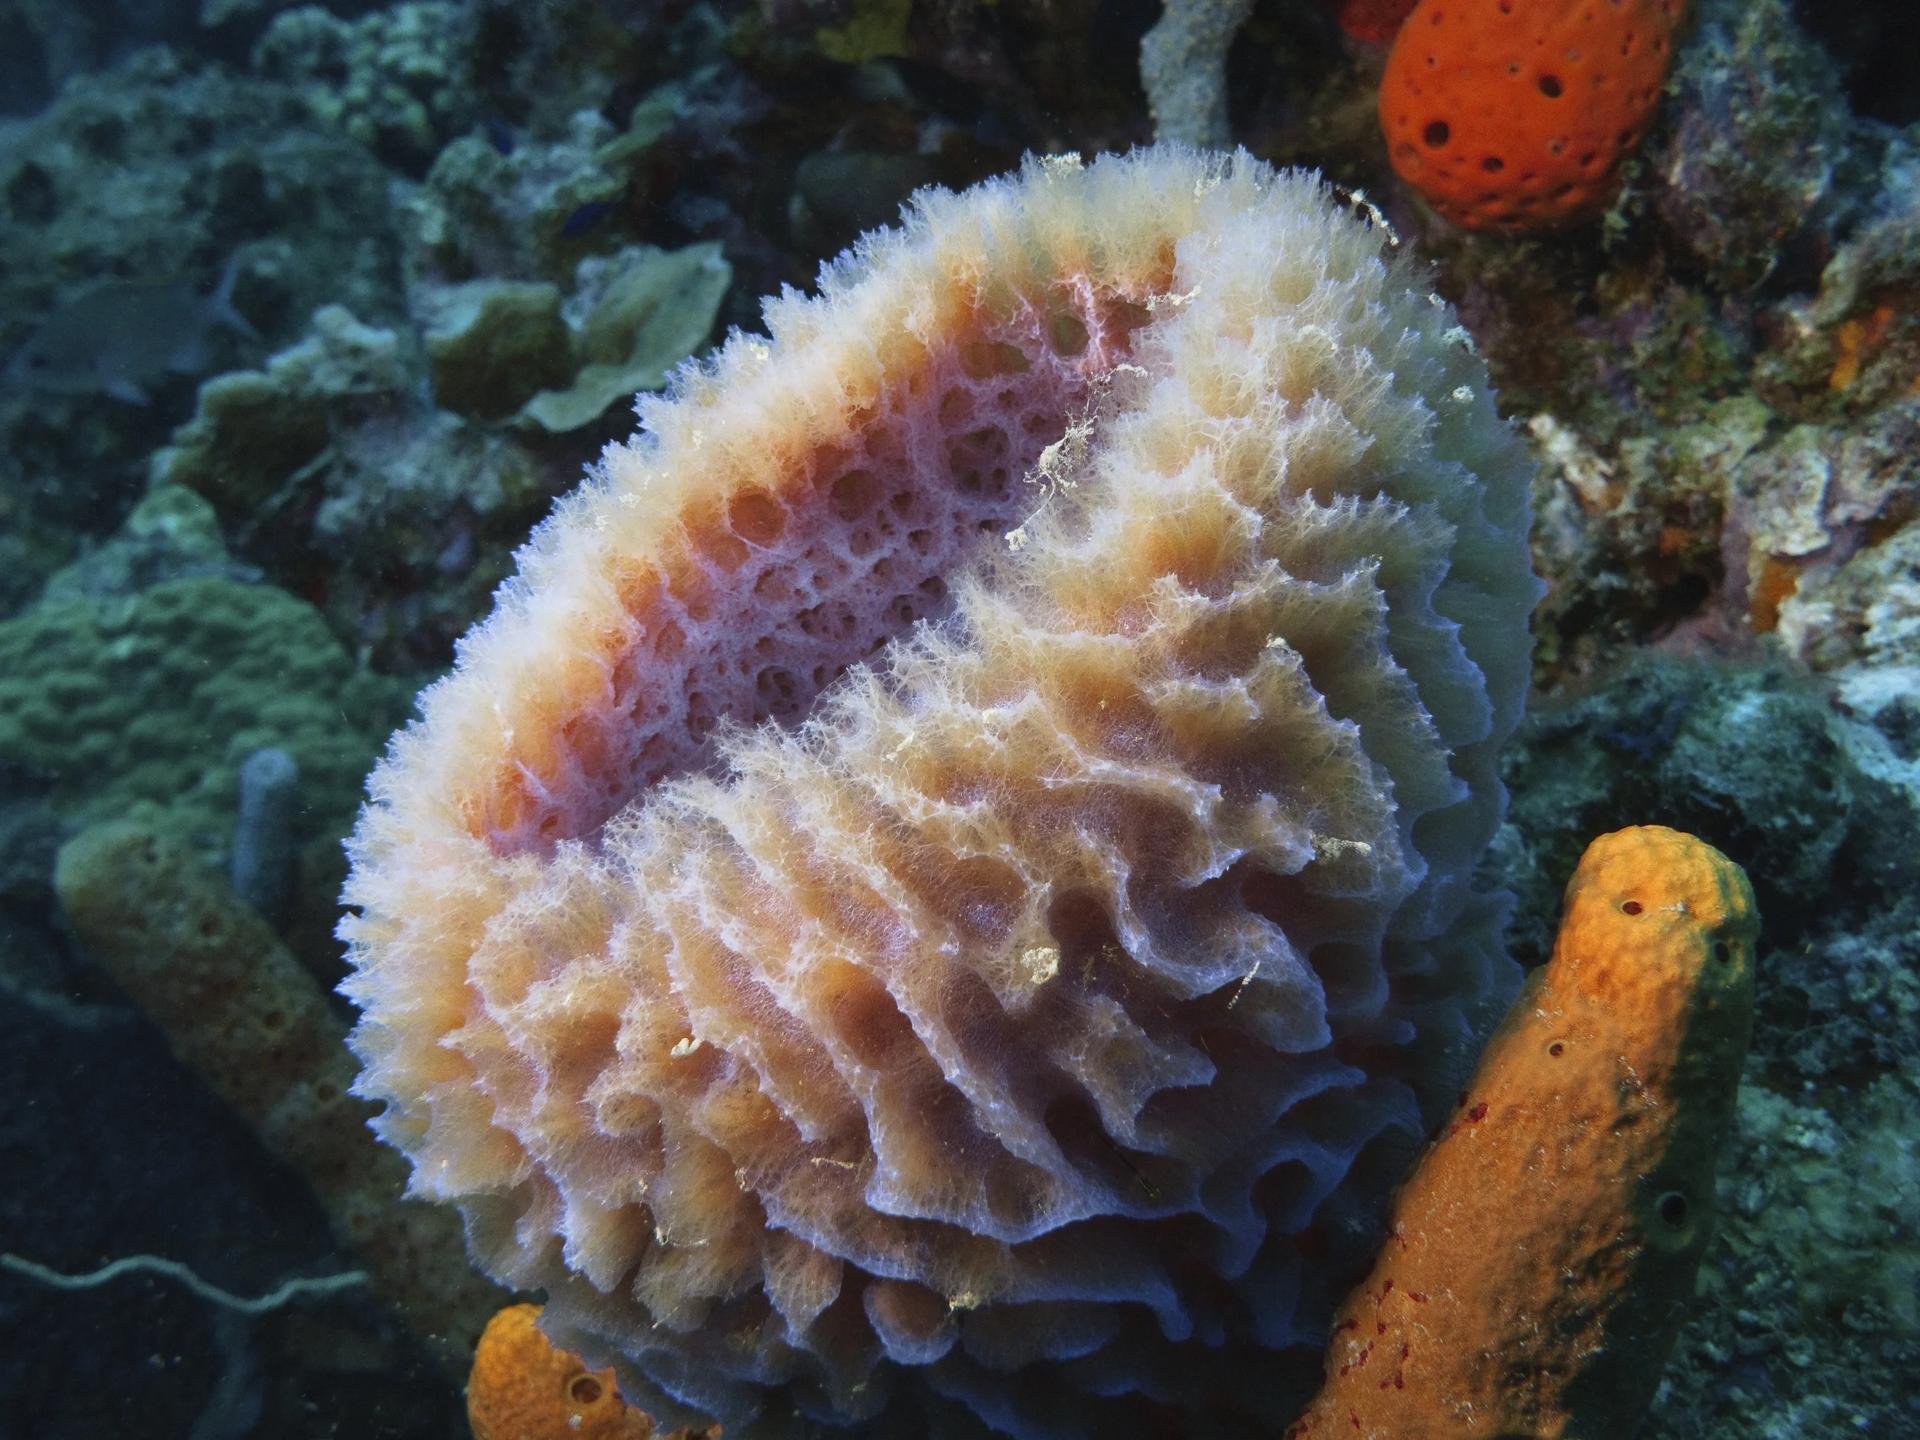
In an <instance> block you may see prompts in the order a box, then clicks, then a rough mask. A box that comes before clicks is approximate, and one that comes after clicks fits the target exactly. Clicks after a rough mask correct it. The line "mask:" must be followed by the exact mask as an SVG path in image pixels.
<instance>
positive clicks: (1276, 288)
mask: <svg viewBox="0 0 1920 1440" xmlns="http://www.w3.org/2000/svg"><path fill="white" fill-rule="evenodd" d="M766 318H767V329H768V337H767V338H758V337H753V336H747V335H740V334H736V335H734V336H733V337H732V338H731V339H730V340H729V341H728V342H727V344H726V345H725V346H724V347H723V348H722V349H721V351H720V352H718V354H717V355H716V356H715V357H714V358H713V360H712V361H710V362H709V363H707V364H706V365H704V366H701V367H696V368H693V369H690V370H688V371H686V372H684V373H683V374H682V375H681V376H680V377H679V378H678V380H677V381H676V384H675V386H674V387H673V389H672V391H671V393H669V394H668V395H667V396H665V397H663V398H658V399H649V400H643V401H642V402H641V419H642V425H643V429H642V433H641V434H640V435H639V436H638V437H637V438H636V439H635V440H634V441H632V442H630V443H628V444H625V445H620V446H615V447H613V448H611V449H610V450H609V451H608V453H607V454H606V456H605V457H604V459H603V461H602V463H601V464H600V466H599V467H598V468H597V469H596V471H595V472H594V473H593V474H592V475H591V476H590V477H589V479H588V481H587V483H586V484H585V485H583V486H582V487H581V489H580V490H579V491H578V492H576V493H575V494H574V495H573V496H571V497H569V499H568V500H566V501H565V502H563V503H562V505H561V506H560V507H559V508H558V510H557V512H556V514H555V515H554V517H553V518H552V519H551V520H550V521H549V522H548V523H547V525H546V526H544V527H543V528H542V529H541V530H540V531H539V532H538V533H537V534H536V536H535V537H534V539H533V541H532V542H531V543H530V544H529V545H528V547H527V548H526V549H525V550H524V551H523V552H522V554H521V556H520V571H519V575H518V577H517V579H516V580H515V581H514V582H513V583H512V584H510V585H509V586H508V587H506V588H505V589H504V590H503V591H502V594H501V596H500V600H499V604H498V606H497V608H496V611H495V613H494V614H493V615H492V616H491V617H490V618H489V619H488V620H487V621H486V622H485V623H484V624H483V625H481V626H480V627H478V628H477V629H476V630H475V631H474V632H473V634H472V635H470V636H469V637H468V638H467V639H466V641H464V642H463V644H462V647H461V652H460V663H459V665H458V666H457V667H456V669H455V671H454V672H453V673H452V674H451V675H450V676H449V677H448V678H447V679H446V680H444V681H442V682H441V683H440V684H439V685H438V686H436V687H435V688H434V689H432V690H430V691H429V692H427V694H426V695H425V696H424V697H423V699H422V702H421V718H420V720H419V721H418V722H417V723H416V724H414V725H413V726H411V727H410V728H409V729H408V730H406V731H405V732H403V733H402V734H401V735H399V736H397V737H396V738H395V740H394V743H393V746H392V749H391V751H390V753H389V754H388V757H387V759H386V760H385V762H384V763H383V764H382V765H381V766H380V768H379V769H378V770H377V771H376V772H375V775H374V777H373V779H372V782H371V792H372V798H371V801H370V803H369V804H368V806H367V808H366V810H365V812H364V813H363V816H362V819H361V822H360V825H359V828H358V829H357V831H356V833H355V835H354V838H353V841H352V845H351V850H352V857H353V872H352V876H351V879H350V881H349V884H348V888H347V900H348V902H349V904H350V905H351V906H352V907H353V908H354V911H355V912H356V913H353V914H351V915H350V916H349V917H348V919H347V920H346V921H345V922H344V923H343V926H342V935H343V937H344V938H345V939H346V940H347V942H348V946H349V954H350V959H351V962H352V965H353V972H354V973H353V975H352V977H351V978H350V980H349V981H348V984H347V986H346V987H345V988H346V990H347V993H348V994H349V995H350V996H351V997H352V998H353V999H354V1000H355V1001H356V1002H357V1003H358V1004H359V1005H360V1006H361V1008H362V1011H363V1014H362V1018H361V1021H360V1024H359V1026H358V1028H357V1029H356V1030H355V1032H354V1036H353V1045H354V1047H355V1049H356V1051H357V1052H358V1054H359V1055H360V1057H361V1059H362V1060H363V1062H364V1064H365V1070H364V1072H363V1075H362V1078H361V1081H360V1086H359V1090H360V1093H362V1094H364V1095H367V1096H369V1097H372V1098H375V1099H378V1100H380V1101H383V1102H385V1109H384V1112H383V1113H382V1115H381V1116H380V1117H379V1119H378V1120H377V1122H376V1128H377V1129H378V1130H379V1131H380V1133H381V1134H382V1135H384V1136H385V1137H386V1138H387V1139H389V1140H390V1141H392V1143H394V1144H395V1145H397V1146H399V1147H400V1148H401V1149H403V1150H404V1151H405V1152H406V1153H407V1154H408V1155H409V1157H410V1158H411V1160H412V1162H413V1188H414V1191H415V1193H417V1194H419V1195H421V1196H424V1197H427V1198H431V1199H437V1200H442V1201H446V1202H449V1203H452V1204H455V1205H457V1206H459V1207H460V1209H461V1211H462V1212H463V1213H464V1215H465V1217H466V1221H467V1228H468V1236H469V1241H470V1243H471V1245H472V1247H473V1249H474V1252H475V1254H476V1256H477V1257H478V1258H479V1260H480V1261H481V1263H482V1264H483V1265H484V1267H485V1268H486V1269H487V1270H488V1271H489V1272H490V1273H491V1274H493V1275H494V1276H496V1277H497V1278H499V1279H501V1280H502V1281H504V1282H506V1283H507V1284H510V1285H513V1286H516V1287H522V1288H527V1289H534V1288H539V1289H544V1290H545V1291H546V1292H547V1294H548V1297H549V1299H548V1304H547V1306H546V1308H545V1310H544V1312H543V1317H542V1324H543V1326H544V1328H545V1329H546V1330H547V1331H548V1333H549V1334H550V1335H551V1336H552V1337H553V1338H554V1340H555V1341H556V1342H558V1343H559V1344H561V1345H562V1346H563V1347H565V1348H567V1349H570V1350H573V1351H577V1352H579V1353H581V1354H582V1355H584V1356H585V1357H586V1362H587V1363H588V1364H590V1365H593V1366H600V1365H606V1364H611V1365H613V1366H614V1367H615V1369H616V1372H617V1374H618V1377H619V1383H620V1387H621V1390H622V1392H623V1393H624V1394H625V1395H626V1396H627V1398H628V1399H630V1400H632V1401H633V1402H634V1403H636V1404H638V1405H640V1406H642V1407H644V1408H645V1409H646V1410H648V1411H649V1412H650V1413H652V1414H653V1415H655V1416H656V1417H657V1418H658V1419H659V1420H660V1421H662V1423H666V1424H678V1423H691V1422H696V1421H701V1422H705V1421H718V1422H720V1423H722V1424H723V1425H724V1427H725V1433H726V1434H727V1435H728V1436H729V1437H737V1436H746V1437H752V1436H755V1435H774V1434H788V1433H796V1432H797V1431H799V1430H802V1429H804V1428H805V1426H806V1425H807V1423H808V1422H809V1421H810V1420H812V1419H818V1420H822V1421H827V1422H831V1423H833V1424H837V1425H846V1424H851V1423H858V1422H866V1423H869V1424H871V1425H872V1426H875V1427H878V1428H877V1429H875V1430H874V1431H873V1433H904V1434H914V1435H922V1434H940V1435H966V1434H981V1433H1001V1434H1011V1435H1018V1436H1036V1437H1040V1436H1046V1437H1053V1436H1061V1437H1068V1436H1101V1435H1115V1434H1150V1433H1160V1432H1162V1431H1164V1432H1165V1433H1169V1434H1179V1435H1200V1434H1206V1435H1216V1434H1217V1435H1237V1434H1249V1435H1251V1434H1271V1433H1273V1431H1274V1430H1275V1429H1276V1428H1277V1427H1278V1426H1279V1425H1280V1424H1281V1423H1283V1422H1284V1420H1285V1419H1286V1417H1287V1416H1288V1415H1289V1414H1290V1413H1291V1412H1292V1411H1293V1410H1294V1409H1296V1408H1297V1406H1298V1405H1299V1404H1300V1403H1301V1402H1302V1401H1303V1400H1304V1398H1305V1393H1304V1391H1305V1387H1306V1386H1307V1385H1309V1384H1310V1382H1311V1380H1312V1378H1313V1375H1314V1370H1315V1365H1314V1361H1315V1358H1316V1357H1317V1355H1318V1352H1319V1350H1320V1348H1321V1345H1322V1343H1323V1341H1324V1329H1325V1325H1326V1322H1327V1317H1328V1314H1329V1312H1330V1309H1331V1304H1332V1301H1333V1300H1334V1299H1335V1298H1337V1297H1338V1295H1339V1294H1340V1293H1341V1292H1342V1291H1343V1289H1344V1287H1345V1284H1346V1283H1347V1282H1348V1281H1349V1280H1350V1279H1352V1278H1354V1276H1355V1275H1356V1274H1357V1272H1358V1270H1359V1269H1361V1268H1364V1264H1365V1260H1366V1258H1367V1255H1366V1245H1367V1241H1368V1239H1369V1237H1370V1236H1371V1235H1372V1234H1373V1227H1374V1225H1375V1223H1376V1220H1377V1216H1378V1214H1379V1213H1380V1211H1381V1209H1382V1208H1383V1206H1384V1202H1385V1198H1386V1193H1387V1190H1388V1188H1389V1187H1390V1185H1391V1183H1392V1181H1393V1179H1394V1178H1395V1176H1396V1174H1397V1169H1398V1166H1399V1165H1400V1164H1401V1163H1403V1162H1404V1160H1405V1159H1406V1158H1407V1156H1408V1155H1409V1154H1410V1153H1411V1150H1412V1148H1413V1146H1414V1144H1415V1143H1416V1142H1417V1138H1418V1136H1419V1135H1420V1134H1421V1132H1422V1129H1423V1127H1424V1125H1425V1124H1426V1123H1429V1122H1431V1121H1432V1120H1436V1119H1437V1118H1438V1116H1439V1115H1440V1114H1441V1113H1442V1112H1443V1110H1444V1108H1445V1106H1446V1105H1447V1104H1449V1103H1450V1102H1451V1100H1452V1096H1453V1090H1454V1087H1455V1085H1456V1084H1457V1082H1458V1080H1459V1078H1460V1076H1461V1074H1462V1073H1463V1071H1464V1068H1465V1066H1466V1064H1467V1063H1468V1062H1469V1060H1470V1058H1471V1054H1472V1051H1473V1048H1474V1044H1475V1039H1476V1035H1477V1034H1478V1033H1479V1030H1480V1027H1481V1025H1482V1024H1483V1022H1484V1021H1486V1020H1488V1019H1490V1018H1491V1016H1492V1014H1494V1013H1496V1012H1497V1011H1498V1009H1499V1008H1501V1007H1503V1006H1504V1003H1505V1000H1506V998H1507V996H1508V995H1509V994H1510V992H1511V988H1512V985H1513V981H1514V975H1513V969H1512V966H1511V965H1510V963H1509V962H1508V961H1507V960H1506V958H1505V956H1504V954H1503V953H1502V951H1501V948H1500V945H1499V933H1498V932H1499V924H1500V920H1501V918H1502V914H1503V902H1502V900H1501V899H1500V897H1497V896H1492V895H1487V894H1482V893H1478V892H1476V891H1475V890H1474V889H1473V888H1472V886H1471V884H1470V876H1471V874H1472V872H1473V869H1474V866H1475V864H1476V862H1477V861H1478V859H1479V858H1480V856H1481V854H1482V853H1483V851H1484V850H1485V848H1486V845H1487V843H1488V841H1489V839H1490V837H1491V835H1492V833H1493V830H1494V827H1495V825H1496V824H1497V823H1498V819H1499V815H1500V811H1501V807H1502V804H1503V799H1504V797H1503V794H1502V791H1501V789H1500V785H1499V782H1498V778H1497V773H1496V769H1495V765H1496V758H1497V752H1498V749H1499V747H1500V745H1501V743H1502V742H1503V741H1504V740H1505V738H1506V736H1507V735H1508V733H1509V732H1510V731H1511V730H1512V728H1513V725H1514V724H1515V722H1516V720H1517V718H1518V714H1519V709H1520V703H1521V697H1522V694H1523V690H1524V686H1525V682H1526V675H1527V616H1528V612H1529V610H1530V609H1531V606H1532V604H1533V601H1534V599H1535V598H1536V595H1537V588H1538V587H1537V585H1536V583H1535V581H1534V579H1533V577H1532V575H1531V573H1530V571H1529V569H1528V561H1527V547H1526V525H1527V484H1528V473H1527V467H1526V464H1525V461H1524V458H1523V454H1522V451H1521V449H1520V446H1519V445H1518V443H1517V441H1516V440H1515V438H1514V436H1513V435H1512V434H1511V433H1510V432H1509V430H1508V428H1507V427H1506V426H1505V425H1504V424H1503V423H1502V422H1501V421H1500V419H1499V417H1498V416H1497V415H1496V413H1495V411H1494V409H1493V405H1492V401H1491V398H1490V396H1489V394H1488V390H1487V383H1486V374H1485V370H1484V367H1483V366H1482V365H1481V364H1480V363H1479V361H1478V360H1477V359H1476V358H1475V357H1474V356H1473V354H1472V353H1471V349H1470V347H1469V346H1468V345H1467V344H1466V343H1465V339H1464V335H1463V334H1462V332H1460V331H1459V329H1458V327H1457V325H1456V324H1455V323H1454V321H1453V318H1452V316H1451V314H1450V312H1449V311H1448V310H1447V309H1446V307H1445V306H1444V304H1442V303H1441V302H1440V301H1439V300H1438V299H1437V298H1436V297H1433V296H1431V295H1430V294H1428V293H1427V292H1426V291H1425V290H1424V288H1422V287H1421V286H1420V285H1419V284H1418V282H1417V278H1416V275H1415V273H1414V272H1413V271H1412V270H1411V269H1410V268H1409V267H1408V266H1406V265H1404V264H1402V263H1399V262H1393V261H1390V260H1389V259H1387V258H1385V257H1383V256H1382V254H1381V253H1380V244H1379V236H1378V235H1377V233H1376V232H1374V231H1373V230H1371V229H1370V228H1369V227H1368V226H1367V225H1366V224H1365V223H1364V222H1363V221H1362V220H1360V219H1358V218H1356V217H1355V216H1353V215H1352V214H1351V213H1349V212H1348V211H1346V210H1345V209H1344V208H1343V207H1341V206H1339V205H1338V204H1336V203H1335V202H1334V201H1333V200H1332V198H1331V197H1330V196H1329V195H1328V193H1327V191H1326V190H1325V188H1324V187H1323V186H1322V185H1321V184H1320V183H1319V182H1318V181H1317V179H1315V178H1314V177H1310V176H1305V175H1279V174H1276V173H1274V172H1273V171H1271V170H1269V169H1268V168H1266V167H1265V166H1262V165H1260V164H1258V163H1256V162H1254V161H1252V160H1250V159H1249V158H1247V157H1246V156H1244V155H1241V156H1237V157H1203V156H1200V155H1196V154H1193V153H1191V152H1186V151H1182V150H1177V149H1156V150H1149V151H1143V152H1140V153H1138V154H1135V155H1133V156H1130V157H1127V158H1124V159H1119V158H1104V159H1101V160H1099V161H1096V162H1094V163H1093V164H1091V165H1088V166H1080V165H1077V164H1073V163H1069V162H1060V161H1053V162H1038V163H1034V164H1030V165H1029V166H1028V167H1027V168H1026V169H1025V170H1024V171H1023V172H1022V173H1021V174H1020V175H1019V176H1018V177H1016V178H1013V179H1010V180H1005V181H997V182H992V183H989V184H987V185H984V186H981V187H978V188H976V189H974V190H970V191H967V192H965V193H964V194H960V195H951V194H945V193H942V192H927V193H924V194H922V195H921V196H919V197H917V199H916V201H915V202H914V205H913V206H912V207H911V208H910V211H909V213H908V215H907V217H906V220H905V223H904V225H903V227H902V228H901V229H900V230H898V231H893V232H882V233H879V234H876V235H873V236H869V237H868V238H867V239H866V240H864V241H863V242H862V243H861V244H860V246H858V247H857V248H856V249H855V250H854V251H853V252H851V253H850V254H849V255H847V256H844V257H842V258H841V259H840V260H838V261H836V262H834V263H833V264H831V265H830V266H829V267H827V269H826V270H825V271H824V272H823V274H822V277H821V285H820V295H819V296H818V298H813V299H807V298H802V297H799V296H796V295H786V296H782V297H781V298H779V299H777V300H774V301H771V302H769V303H768V306H767V310H766ZM1296 1382H1298V1383H1296Z"/></svg>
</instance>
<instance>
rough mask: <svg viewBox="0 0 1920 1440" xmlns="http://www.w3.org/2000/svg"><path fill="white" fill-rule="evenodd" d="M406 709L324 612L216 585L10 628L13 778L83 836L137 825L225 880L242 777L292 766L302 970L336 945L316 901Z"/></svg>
mask: <svg viewBox="0 0 1920 1440" xmlns="http://www.w3.org/2000/svg"><path fill="white" fill-rule="evenodd" d="M405 701H406V688H405V687H404V686H401V685H396V684H394V683H393V682H391V681H389V680H386V679H383V678H382V677H379V676H374V675H369V674H367V673H366V672H364V671H362V670H359V669H357V668H356V667H355V666H354V664H353V661H352V660H351V658H350V657H349V656H348V655H347V653H346V652H345V651H344V650H343V649H342V648H341V647H340V645H339V642H338V641H336V640H335V639H334V637H333V635H332V634H331V633H330V632H329V631H328V629H327V627H326V624H325V622H324V621H323V620H322V619H321V617H320V615H319V613H318V612H317V611H315V610H314V609H313V607H312V606H310V605H307V604H304V603H303V602H301V601H299V600H297V599H295V598H294V597H293V596H291V595H288V594H286V593H285V592H284V591H280V590H275V589H272V588H270V587H268V586H264V585H251V584H245V583H241V582H239V581H236V580H233V579H229V578H226V577H224V576H219V575H202V576H194V577H183V578H178V579H167V580H161V581H159V582H158V583H156V584H154V585H152V586H149V587H148V588H146V589H142V590H139V591H136V592H134V593H132V594H125V595H79V596H73V597H70V598H53V599H47V600H43V601H42V602H41V603H40V604H38V605H36V606H34V607H33V608H32V609H30V610H27V611H24V612H22V613H21V614H20V615H17V616H15V617H13V618H12V619H9V620H0V762H3V763H5V764H6V765H8V766H12V767H18V768H19V769H20V770H22V771H24V772H26V773H29V774H32V775H35V776H37V777H38V778H39V780H40V783H41V784H42V785H43V786H44V787H45V789H46V793H47V795H48V797H49V799H50V801H51V803H52V805H53V806H54V808H55V810H56V812H57V813H58V814H59V816H60V817H61V818H62V820H63V821H64V822H65V823H66V824H67V825H68V826H78V825H81V824H85V823H90V822H93V821H98V820H112V819H119V820H139V821H141V822H143V823H148V824H152V825H155V826H157V827H159V828H160V829H162V830H164V831H165V832H166V833H168V834H169V835H172V836H177V837H179V838H181V839H183V840H185V841H186V842H187V843H189V844H190V845H191V846H193V847H194V849H195V850H196V851H197V852H199V853H200V854H202V855H205V856H206V857H207V858H208V860H209V861H210V862H212V863H214V864H216V865H221V866H223V865H224V864H225V859H226V855H227V853H228V846H229V842H230V839H231V836H232V832H233V825H234V816H235V812H236V806H237V803H238V795H239V771H240V767H241V765H242V763H243V762H244V761H245V760H246V759H247V757H248V756H249V755H251V754H253V753H254V752H256V751H258V750H260V749H261V748H262V747H265V746H275V747H278V748H280V749H282V750H284V751H285V752H286V753H287V754H288V755H289V756H290V757H291V758H292V759H293V760H294V762H295V763H296V764H297V765H298V767H299V769H300V773H301V775H302V777H303V781H304V797H303V800H304V803H303V805H302V809H301V812H300V814H299V815H298V816H297V817H296V823H295V826H294V830H293V837H292V839H293V844H294V845H295V847H296V852H297V854H296V858H295V862H294V864H295V871H296V877H295V881H294V884H295V886H296V888H297V889H298V891H299V892H300V904H299V908H300V911H301V912H302V918H301V922H300V928H301V929H302V930H303V931H304V932H305V937H306V938H305V939H303V941H302V949H303V952H305V953H311V952H312V950H313V949H315V948H317V947H318V946H319V944H320V943H321V942H320V938H319V937H320V936H322V935H324V921H323V919H322V908H321V907H318V906H316V899H317V897H316V895H315V891H316V890H317V889H318V888H319V887H320V886H323V885H325V884H326V883H327V881H328V880H329V879H331V878H332V877H335V876H337V875H339V873H340V861H339V851H338V837H339V835H340V834H341V833H342V831H343V830H344V829H345V828H346V825H347V823H348V820H349V817H350V816H351V815H352V813H353V807H354V804H355V801H356V798H357V794H358V791H359V788H360V775H361V772H362V771H363V770H364V769H365V767H366V765H367V763H368V761H369V759H370V758H371V757H372V755H373V754H374V753H376V750H377V745H378V740H377V737H378V736H379V734H380V733H381V732H382V731H383V730H384V729H386V728H387V727H388V726H389V725H390V724H392V723H393V722H394V721H395V720H396V719H398V718H399V716H401V715H402V714H403V713H404V712H405ZM210 737H213V738H211V739H210Z"/></svg>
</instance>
